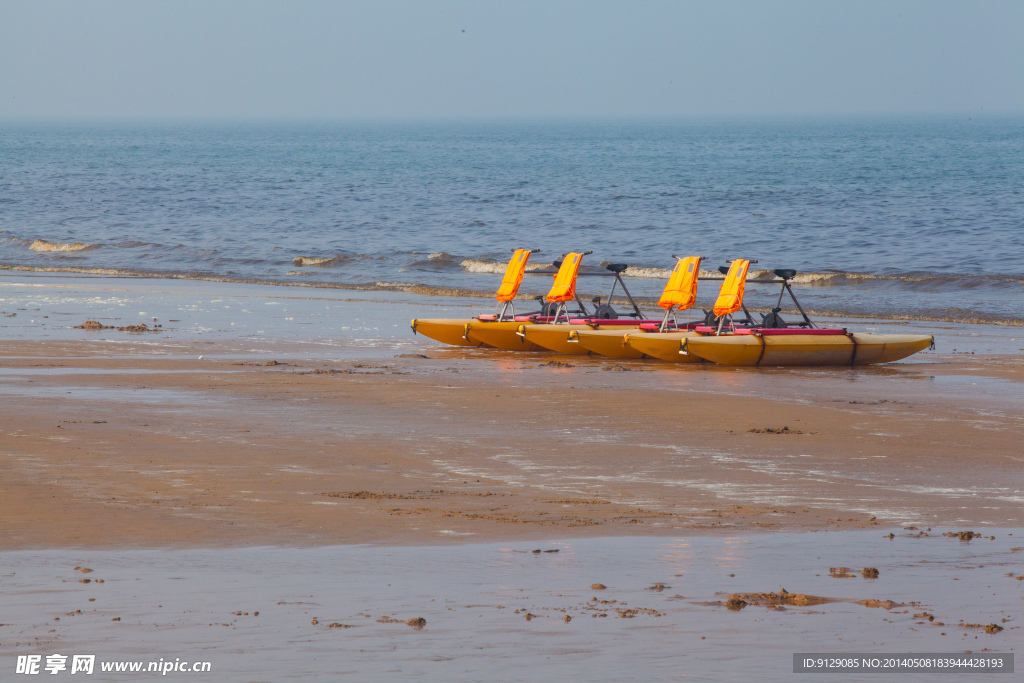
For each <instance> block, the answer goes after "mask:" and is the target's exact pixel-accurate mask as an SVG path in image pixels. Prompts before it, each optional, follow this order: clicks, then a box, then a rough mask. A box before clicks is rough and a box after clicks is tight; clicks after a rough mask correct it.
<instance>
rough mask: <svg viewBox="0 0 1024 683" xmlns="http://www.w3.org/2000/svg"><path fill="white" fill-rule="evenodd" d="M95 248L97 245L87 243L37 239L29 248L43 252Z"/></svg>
mask: <svg viewBox="0 0 1024 683" xmlns="http://www.w3.org/2000/svg"><path fill="white" fill-rule="evenodd" d="M95 246H96V245H95V244H86V243H85V242H48V241H47V240H41V239H37V240H36V241H35V242H33V243H32V244H31V246H29V249H31V250H32V251H42V252H68V251H85V250H86V249H92V248H93V247H95Z"/></svg>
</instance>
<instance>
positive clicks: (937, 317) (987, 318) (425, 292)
mask: <svg viewBox="0 0 1024 683" xmlns="http://www.w3.org/2000/svg"><path fill="white" fill-rule="evenodd" d="M0 271H15V272H32V273H75V274H80V275H106V276H114V277H138V278H167V279H174V280H198V281H205V282H230V283H239V284H258V285H277V286H284V287H306V288H311V289H341V290H350V291H383V292H406V293H409V294H417V295H420V296H444V297H462V298H475V299H491V298H492V297H493V295H494V292H493V290H477V289H469V288H461V287H445V286H438V285H430V284H426V283H420V282H389V281H382V280H378V281H375V282H369V283H343V282H310V281H305V282H297V281H295V280H276V279H269V278H245V277H225V276H218V275H215V274H212V273H194V272H192V273H181V272H160V271H146V270H134V269H126V268H85V267H77V266H23V265H10V264H2V263H0ZM288 274H289V275H292V274H294V275H299V274H302V272H301V271H291V272H290V273H288ZM516 298H517V300H521V301H529V300H531V299H533V298H534V297H533V295H532V294H530V293H520V295H519V296H518V297H516ZM634 298H635V299H636V300H637V302H638V303H640V304H642V305H646V306H647V307H648V308H651V307H653V306H654V304H655V299H653V298H650V297H634ZM491 300H492V301H493V299H491ZM612 303H613V304H615V305H617V306H619V305H624V304H626V301H625V300H623V299H619V298H618V297H616V299H615V300H614V301H613V302H612ZM750 310H751V311H753V312H755V313H766V312H768V311H769V310H770V309H769V308H766V307H758V306H751V307H750ZM805 310H807V313H808V314H809V315H811V316H815V317H820V318H840V319H843V318H846V319H888V320H913V321H920V322H948V323H968V324H988V325H1000V326H1008V327H1024V319H1021V318H1015V317H1012V316H996V315H990V314H985V313H979V312H977V311H971V310H967V309H959V308H947V309H942V310H925V311H922V312H918V313H913V312H909V311H905V310H904V311H900V312H899V314H888V313H881V312H874V313H872V312H866V311H854V310H844V309H832V308H830V309H816V308H813V307H805ZM655 313H657V311H655ZM782 313H783V315H785V316H788V315H794V314H795V313H796V312H795V311H790V310H788V309H784V310H783V311H782Z"/></svg>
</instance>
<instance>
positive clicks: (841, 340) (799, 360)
mask: <svg viewBox="0 0 1024 683" xmlns="http://www.w3.org/2000/svg"><path fill="white" fill-rule="evenodd" d="M823 331H824V330H823ZM764 332H765V333H763V334H726V335H721V336H714V335H700V336H695V337H693V338H690V339H687V340H686V341H685V343H684V344H683V345H682V347H681V351H682V352H683V353H685V354H686V355H689V356H697V357H699V358H704V359H705V360H710V361H713V362H715V363H719V364H721V365H746V366H758V365H760V366H780V365H783V366H790V365H805V366H822V365H873V364H876V363H891V362H892V361H897V360H900V359H903V358H906V357H907V356H910V355H912V354H915V353H917V352H918V351H923V350H924V349H927V348H928V347H929V346H931V345H932V343H933V341H934V337H932V336H931V335H919V334H770V332H773V331H772V330H765V331H764ZM775 332H782V331H781V330H778V331H775Z"/></svg>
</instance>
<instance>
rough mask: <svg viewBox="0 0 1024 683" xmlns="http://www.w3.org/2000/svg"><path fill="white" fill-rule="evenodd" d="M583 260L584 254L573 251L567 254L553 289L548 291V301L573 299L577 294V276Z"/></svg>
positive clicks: (552, 286)
mask: <svg viewBox="0 0 1024 683" xmlns="http://www.w3.org/2000/svg"><path fill="white" fill-rule="evenodd" d="M582 260H583V254H577V253H576V252H572V253H570V254H566V255H565V257H564V258H563V260H562V265H561V266H559V268H558V273H557V274H556V275H555V282H554V284H553V285H551V291H550V292H548V296H547V300H548V301H557V302H564V301H572V300H573V298H574V297H575V296H576V276H577V275H578V274H579V272H580V262H581V261H582Z"/></svg>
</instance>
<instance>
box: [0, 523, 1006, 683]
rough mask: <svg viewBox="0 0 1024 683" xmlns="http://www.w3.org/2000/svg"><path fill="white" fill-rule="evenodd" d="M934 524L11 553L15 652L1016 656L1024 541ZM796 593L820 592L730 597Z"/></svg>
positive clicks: (407, 662)
mask: <svg viewBox="0 0 1024 683" xmlns="http://www.w3.org/2000/svg"><path fill="white" fill-rule="evenodd" d="M894 533H895V532H894ZM917 533H918V532H917V531H903V530H900V531H899V532H898V533H896V535H895V537H894V538H893V539H889V538H888V536H887V535H884V534H883V532H882V531H881V530H878V529H875V530H871V531H857V532H836V533H806V534H794V533H774V534H763V535H745V536H734V537H680V538H594V539H581V540H574V541H558V542H551V541H543V542H529V541H521V542H520V541H517V542H513V543H503V544H478V545H461V546H438V547H398V548H392V547H368V546H335V547H326V548H312V549H290V548H247V549H229V550H224V549H209V550H144V551H121V550H117V551H76V550H48V551H15V552H6V553H2V554H0V564H2V566H3V571H2V576H0V581H2V585H3V592H2V594H0V611H2V614H3V621H4V624H5V625H4V626H2V627H0V642H2V645H0V653H2V654H3V655H4V659H5V660H6V662H7V663H12V662H13V661H14V656H15V655H18V654H32V653H36V654H51V653H53V652H60V653H65V652H67V653H95V654H97V655H98V658H99V659H100V660H111V659H133V658H134V659H139V660H147V661H148V660H156V659H159V658H160V657H163V658H164V659H165V660H166V659H172V660H173V659H174V658H176V657H181V658H182V659H190V660H209V661H211V662H213V667H214V672H215V675H217V674H219V677H224V678H226V679H231V680H249V679H253V680H294V679H303V680H308V679H310V678H313V679H319V680H326V679H330V678H332V677H333V676H336V675H339V674H344V673H350V674H355V675H357V676H359V677H363V678H371V677H378V676H382V675H383V676H388V675H394V674H402V675H406V676H423V677H426V678H430V679H437V678H444V679H455V680H479V679H481V678H482V677H485V676H487V675H488V674H489V673H490V674H493V672H494V671H496V670H500V671H504V672H505V674H503V675H502V677H503V678H514V679H528V678H529V679H532V678H537V677H542V678H552V677H558V678H565V677H569V678H572V679H576V680H579V679H583V678H588V677H595V678H600V679H605V680H607V679H633V678H644V679H668V678H671V679H678V678H682V677H686V678H690V679H696V680H722V679H726V680H740V679H744V678H751V677H753V678H754V679H764V678H782V677H788V675H789V673H790V671H791V665H792V664H791V661H792V660H791V655H792V653H793V652H837V651H845V652H855V651H865V652H897V651H906V652H951V653H952V652H963V651H966V650H971V651H976V652H977V651H982V650H983V649H985V648H988V649H990V650H993V651H1003V652H1007V651H1012V650H1013V649H1015V648H1017V647H1018V646H1019V645H1020V643H1021V631H1020V605H1021V603H1020V598H1021V595H1022V588H1024V582H1021V581H1018V580H1016V578H1015V575H1014V574H1015V572H1019V567H1020V558H1021V556H1022V554H1021V552H1019V551H1014V550H1012V548H1014V547H1018V546H1021V545H1024V530H1020V529H1017V530H1013V529H1009V530H1007V529H997V530H986V532H985V533H986V534H987V535H986V536H984V537H976V538H974V539H972V540H970V541H967V542H964V541H961V540H959V539H957V538H950V537H943V536H941V535H940V531H939V530H935V531H934V532H932V533H931V534H930V535H928V536H918V535H917ZM1013 533H1015V534H1016V535H1015V536H1010V535H1009V534H1013ZM989 536H995V537H996V538H995V540H990V539H989ZM75 567H79V568H80V569H79V570H75ZM81 568H87V569H91V570H92V571H90V572H87V573H83V571H82V569H81ZM838 568H847V571H845V572H838V571H833V570H836V569H838ZM865 568H876V569H878V572H879V575H878V577H877V578H865V577H864V576H863V574H864V572H862V569H865ZM867 573H868V574H870V572H867ZM86 579H88V583H83V581H84V580H86ZM97 579H102V582H98V581H97ZM602 586H603V587H602ZM783 588H784V589H786V590H787V591H788V593H789V594H804V595H806V596H810V597H809V598H808V599H807V600H802V599H793V598H784V599H783V600H782V602H783V603H786V602H788V603H789V604H782V605H776V604H769V603H766V602H764V600H763V599H762V602H761V604H757V599H755V598H754V597H751V596H747V602H748V604H747V605H745V606H740V609H729V608H727V607H726V606H725V604H724V603H725V602H726V601H728V600H729V597H730V595H732V594H734V593H752V594H758V593H774V594H775V595H776V596H779V595H782V594H781V593H780V591H781V589H783ZM816 596H817V597H822V598H827V599H828V601H826V602H823V603H821V604H815V603H816V602H817V601H816V600H815V599H814V598H815V597H816ZM90 598H95V601H93V602H90V601H89V599H90ZM872 600H874V601H879V603H872V602H870V601H872ZM862 601H869V602H867V603H866V604H859V603H861V602H862ZM886 601H892V603H894V604H890V603H888V602H886ZM794 602H795V603H797V604H793V603H794ZM800 603H803V604H800ZM876 604H881V606H874V605H876ZM733 606H734V607H735V606H736V605H735V604H734V605H733ZM77 610H81V612H78V611H77ZM257 613H258V614H257ZM921 615H924V616H921ZM929 617H930V620H929ZM419 618H423V619H425V620H426V622H425V624H420V623H419V622H416V621H412V622H411V625H410V624H408V623H407V622H410V620H415V619H419ZM961 624H963V625H961ZM971 624H977V625H980V626H971ZM988 624H996V625H998V626H999V627H1000V628H1002V629H1004V630H1002V631H1000V632H997V633H994V634H989V633H986V631H985V630H984V628H982V627H983V626H985V625H988ZM965 634H966V635H965ZM11 665H12V666H13V664H11ZM169 678H171V679H173V675H171V676H170V677H169ZM941 679H942V677H932V678H931V679H930V680H941ZM949 680H954V679H953V678H952V677H950V678H949Z"/></svg>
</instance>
